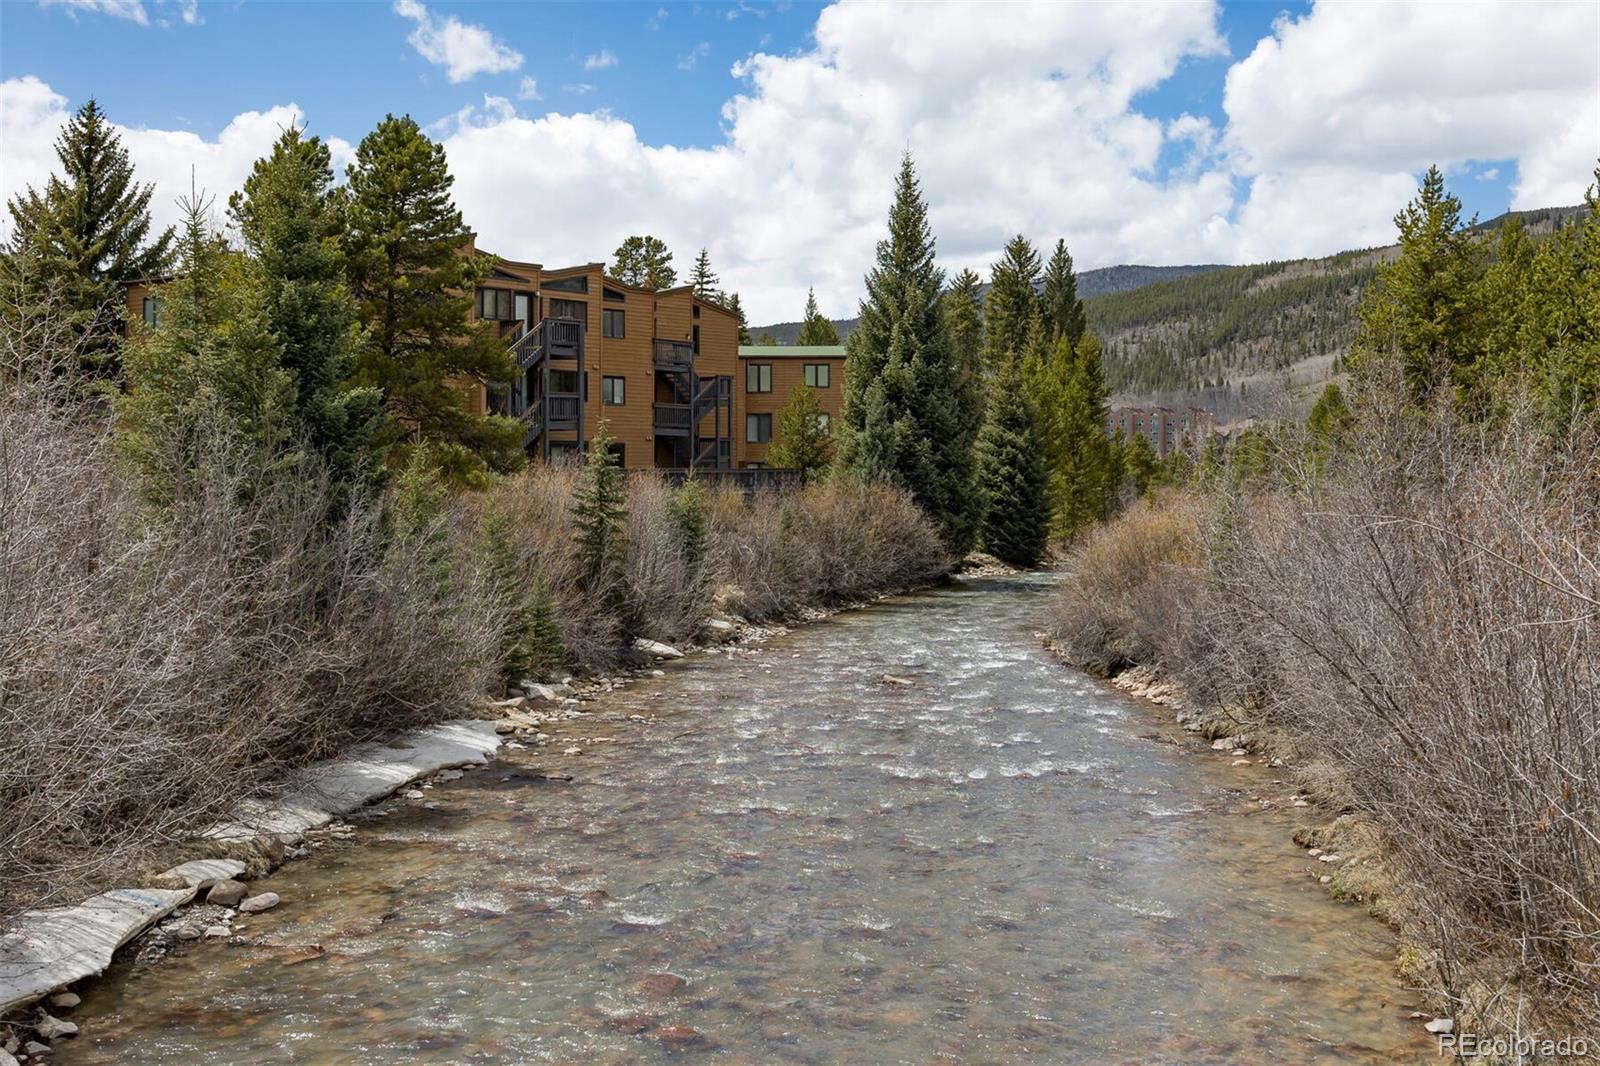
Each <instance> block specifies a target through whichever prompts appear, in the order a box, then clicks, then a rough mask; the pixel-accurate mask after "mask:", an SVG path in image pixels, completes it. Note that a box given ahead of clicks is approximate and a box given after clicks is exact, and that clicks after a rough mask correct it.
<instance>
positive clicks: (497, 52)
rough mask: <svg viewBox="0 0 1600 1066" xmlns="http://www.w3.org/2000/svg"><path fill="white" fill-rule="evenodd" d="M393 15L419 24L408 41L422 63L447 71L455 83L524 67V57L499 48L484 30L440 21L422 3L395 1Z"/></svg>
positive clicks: (450, 18)
mask: <svg viewBox="0 0 1600 1066" xmlns="http://www.w3.org/2000/svg"><path fill="white" fill-rule="evenodd" d="M394 13H395V14H397V15H399V16H401V17H402V18H408V19H410V20H411V21H412V22H415V23H416V29H414V30H412V31H411V34H410V36H408V37H407V38H406V40H407V41H408V42H410V44H411V47H413V48H415V49H416V50H417V54H418V55H420V56H422V58H423V59H426V60H427V61H428V62H430V63H433V64H436V65H438V66H442V67H444V70H445V77H447V78H449V79H450V81H451V82H452V83H458V82H463V81H466V80H467V79H468V78H471V77H473V76H475V75H478V74H499V73H502V72H504V71H507V70H516V69H517V68H518V67H520V66H522V53H521V52H518V51H516V50H515V49H512V48H507V47H506V46H505V45H503V44H500V43H499V42H498V41H496V40H495V39H494V35H493V34H491V33H490V32H489V31H488V30H486V29H484V28H483V27H482V26H474V25H471V24H470V23H466V22H462V21H461V20H460V19H458V18H456V17H455V16H454V15H450V16H447V17H445V18H442V19H441V18H437V17H435V16H434V14H433V13H432V12H430V11H429V10H428V9H427V8H426V7H425V6H423V4H422V3H420V2H419V0H395V4H394Z"/></svg>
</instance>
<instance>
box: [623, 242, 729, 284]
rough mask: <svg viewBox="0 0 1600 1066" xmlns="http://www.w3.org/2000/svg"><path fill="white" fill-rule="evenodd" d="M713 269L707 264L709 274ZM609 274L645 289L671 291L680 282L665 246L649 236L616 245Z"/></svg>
mask: <svg viewBox="0 0 1600 1066" xmlns="http://www.w3.org/2000/svg"><path fill="white" fill-rule="evenodd" d="M702 254H704V253H702ZM710 265H711V264H710V262H709V261H707V263H706V268H707V269H708V270H709V269H710ZM610 274H611V275H612V276H613V277H615V278H618V279H619V280H622V281H625V282H627V283H628V284H629V285H636V286H638V287H639V288H642V289H670V288H672V285H673V283H674V282H676V281H677V280H678V272H677V270H675V269H673V266H672V253H671V252H669V251H667V245H666V242H665V241H663V240H662V239H661V238H660V237H652V236H650V235H648V234H645V235H642V236H640V235H635V236H632V237H629V238H628V239H627V240H625V241H623V242H622V243H621V244H619V245H617V250H616V251H615V252H612V253H611V269H610Z"/></svg>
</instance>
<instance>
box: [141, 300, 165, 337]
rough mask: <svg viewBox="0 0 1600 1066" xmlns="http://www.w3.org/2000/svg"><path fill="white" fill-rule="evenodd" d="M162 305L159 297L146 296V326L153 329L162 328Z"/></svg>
mask: <svg viewBox="0 0 1600 1066" xmlns="http://www.w3.org/2000/svg"><path fill="white" fill-rule="evenodd" d="M161 304H162V300H161V297H159V296H146V297H145V298H144V324H145V325H147V326H149V327H150V328H151V329H159V328H161Z"/></svg>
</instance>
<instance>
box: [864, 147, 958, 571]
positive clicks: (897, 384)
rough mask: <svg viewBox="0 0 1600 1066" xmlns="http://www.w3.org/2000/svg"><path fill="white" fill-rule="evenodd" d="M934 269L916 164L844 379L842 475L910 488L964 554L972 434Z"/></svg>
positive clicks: (870, 283) (904, 165)
mask: <svg viewBox="0 0 1600 1066" xmlns="http://www.w3.org/2000/svg"><path fill="white" fill-rule="evenodd" d="M943 280H944V279H943V275H942V272H941V271H940V270H939V269H938V268H937V267H936V266H934V241H933V235H932V233H931V232H930V231H929V229H928V208H927V205H926V204H925V203H924V202H923V199H922V192H921V189H920V188H919V187H918V184H917V176H916V167H915V166H914V164H913V163H912V161H911V156H910V155H909V154H908V155H906V156H905V157H904V158H903V159H902V160H901V163H900V173H899V176H898V178H897V180H896V187H895V200H894V205H893V206H892V207H891V208H890V210H889V236H888V238H887V239H885V240H883V241H880V242H879V243H878V249H877V259H876V263H875V264H874V266H873V268H872V269H871V270H870V271H869V272H868V274H867V277H866V287H867V297H866V299H864V300H863V301H862V303H861V318H860V324H859V325H857V327H856V329H855V331H854V332H852V333H851V334H850V342H849V345H848V359H849V364H848V372H847V373H846V374H845V409H844V418H843V419H842V421H843V423H844V425H843V426H842V427H841V439H840V447H839V452H840V456H839V458H840V464H841V467H842V469H843V470H844V471H845V472H847V473H849V474H853V475H856V476H859V477H862V478H864V479H867V480H880V481H886V482H889V483H891V484H894V485H899V486H901V487H902V488H905V489H907V490H908V491H909V492H910V493H911V494H912V496H913V497H914V498H915V499H916V501H917V503H918V504H920V505H921V507H922V508H923V510H924V511H925V512H927V514H928V516H929V517H930V518H931V519H932V520H933V521H934V523H935V525H937V526H938V527H939V530H940V532H941V533H942V534H943V536H944V540H945V544H946V546H947V547H948V548H949V549H950V550H951V551H952V552H956V553H964V552H966V551H967V549H968V548H969V547H970V546H971V544H972V541H973V537H974V535H975V533H976V529H977V523H978V519H979V515H978V514H977V506H976V499H975V497H976V493H975V492H974V491H973V487H974V465H973V455H972V438H973V430H972V427H971V426H970V425H968V424H966V422H965V419H966V417H967V414H966V412H965V411H964V410H963V408H962V405H961V403H960V399H959V397H960V385H961V377H962V374H961V364H960V361H959V359H958V357H957V355H956V353H955V352H954V351H953V350H952V349H951V347H950V336H949V332H948V330H947V329H946V328H945V321H944V315H943V312H942V307H941V302H940V293H941V290H942V288H943Z"/></svg>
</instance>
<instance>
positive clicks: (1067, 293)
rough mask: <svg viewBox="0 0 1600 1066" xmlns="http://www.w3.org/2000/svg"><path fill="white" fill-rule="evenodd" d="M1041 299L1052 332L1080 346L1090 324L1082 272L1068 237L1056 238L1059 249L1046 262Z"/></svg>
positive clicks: (1073, 345) (1074, 346)
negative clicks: (1081, 295)
mask: <svg viewBox="0 0 1600 1066" xmlns="http://www.w3.org/2000/svg"><path fill="white" fill-rule="evenodd" d="M1041 303H1042V305H1043V310H1044V318H1045V322H1046V324H1047V325H1048V326H1049V327H1050V332H1051V334H1052V336H1055V337H1062V336H1064V337H1066V338H1067V342H1068V343H1069V344H1070V345H1071V346H1072V347H1073V348H1074V349H1076V348H1077V347H1078V342H1079V341H1080V340H1082V339H1083V333H1084V330H1085V329H1087V328H1088V321H1087V319H1086V318H1085V317H1084V311H1083V301H1082V300H1080V299H1078V275H1077V274H1075V273H1073V270H1072V256H1071V255H1070V254H1069V253H1068V252H1067V242H1066V241H1062V240H1058V241H1056V250H1055V251H1054V252H1053V253H1051V255H1050V262H1049V263H1048V264H1047V265H1046V266H1045V270H1044V293H1043V296H1042V297H1041Z"/></svg>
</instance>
